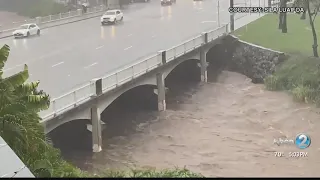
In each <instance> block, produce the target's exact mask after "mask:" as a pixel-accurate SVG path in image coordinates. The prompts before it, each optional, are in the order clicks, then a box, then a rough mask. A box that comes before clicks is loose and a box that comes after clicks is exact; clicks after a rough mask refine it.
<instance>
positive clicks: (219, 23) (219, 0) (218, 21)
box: [218, 0, 220, 27]
mask: <svg viewBox="0 0 320 180" xmlns="http://www.w3.org/2000/svg"><path fill="white" fill-rule="evenodd" d="M218 26H219V27H220V0H218Z"/></svg>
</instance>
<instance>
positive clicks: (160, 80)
mask: <svg viewBox="0 0 320 180" xmlns="http://www.w3.org/2000/svg"><path fill="white" fill-rule="evenodd" d="M157 86H158V110H159V111H165V110H166V88H165V84H164V76H163V73H158V74H157Z"/></svg>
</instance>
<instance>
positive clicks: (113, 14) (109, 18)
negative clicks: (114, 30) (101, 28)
mask: <svg viewBox="0 0 320 180" xmlns="http://www.w3.org/2000/svg"><path fill="white" fill-rule="evenodd" d="M100 20H101V24H102V25H104V24H109V23H116V22H117V21H122V20H123V13H122V12H121V11H120V10H118V9H116V10H109V11H107V12H105V13H104V14H103V15H102V17H101V19H100Z"/></svg>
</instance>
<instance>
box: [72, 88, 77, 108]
mask: <svg viewBox="0 0 320 180" xmlns="http://www.w3.org/2000/svg"><path fill="white" fill-rule="evenodd" d="M73 101H74V104H73V107H76V106H77V91H73Z"/></svg>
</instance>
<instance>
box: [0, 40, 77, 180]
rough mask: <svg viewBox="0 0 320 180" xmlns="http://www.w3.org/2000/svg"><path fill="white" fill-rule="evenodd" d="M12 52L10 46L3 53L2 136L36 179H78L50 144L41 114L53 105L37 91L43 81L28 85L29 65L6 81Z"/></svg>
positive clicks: (0, 83) (0, 78) (0, 67)
mask: <svg viewBox="0 0 320 180" xmlns="http://www.w3.org/2000/svg"><path fill="white" fill-rule="evenodd" d="M9 52H10V48H9V46H7V45H4V46H3V47H2V48H1V49H0V136H1V137H2V138H3V139H4V140H5V141H6V142H7V143H8V145H9V146H10V147H11V148H12V149H13V151H14V152H15V153H16V154H17V155H18V156H19V157H20V159H21V160H22V161H23V162H24V163H25V165H26V166H27V167H28V168H29V169H30V170H31V171H32V172H33V174H34V175H35V176H36V177H61V176H71V177H72V176H73V177H76V176H77V174H79V171H77V170H76V169H74V168H73V169H72V168H71V167H72V166H70V165H69V164H67V163H66V162H65V161H63V160H62V159H61V157H60V152H59V151H58V150H57V149H55V148H53V147H52V146H51V144H49V143H47V142H48V139H47V138H46V136H45V133H44V128H43V127H42V125H41V124H40V123H39V121H40V120H41V118H40V117H39V115H38V112H40V111H41V110H45V109H47V108H48V107H49V105H50V97H49V95H47V94H46V93H45V92H43V91H42V90H40V91H38V90H37V87H38V85H39V81H36V82H28V83H27V82H26V81H27V79H28V77H29V73H28V67H27V65H25V67H24V70H23V71H21V72H19V73H17V74H15V75H12V76H10V77H3V68H4V66H5V63H6V61H7V59H8V56H9ZM65 168H68V169H67V170H65Z"/></svg>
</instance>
